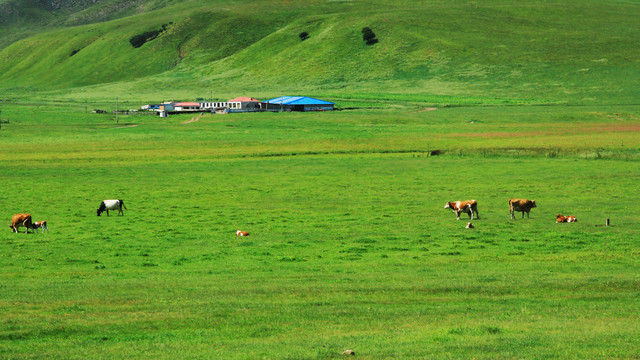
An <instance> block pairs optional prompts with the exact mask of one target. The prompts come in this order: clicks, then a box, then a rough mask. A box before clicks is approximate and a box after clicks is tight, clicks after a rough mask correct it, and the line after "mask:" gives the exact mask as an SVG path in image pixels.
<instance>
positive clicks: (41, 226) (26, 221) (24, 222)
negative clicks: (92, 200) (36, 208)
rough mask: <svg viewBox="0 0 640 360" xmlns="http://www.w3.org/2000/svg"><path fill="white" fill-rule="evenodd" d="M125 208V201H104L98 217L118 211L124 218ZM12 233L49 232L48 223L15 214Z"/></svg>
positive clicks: (12, 219) (12, 221)
mask: <svg viewBox="0 0 640 360" xmlns="http://www.w3.org/2000/svg"><path fill="white" fill-rule="evenodd" d="M123 208H125V209H126V208H127V207H126V206H124V201H122V200H103V201H102V202H101V203H100V206H99V207H98V216H100V215H102V213H103V212H105V211H106V212H107V216H109V210H118V215H120V216H124V212H123V211H122V209H123ZM9 227H10V228H11V231H12V232H15V233H17V232H18V229H19V228H21V227H24V228H25V229H26V230H25V233H29V229H31V230H34V231H35V232H38V231H39V230H42V232H43V233H44V232H45V230H46V231H49V227H48V226H47V222H46V221H33V219H32V218H31V214H15V215H13V217H12V218H11V225H9Z"/></svg>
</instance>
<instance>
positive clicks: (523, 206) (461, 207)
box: [444, 199, 578, 229]
mask: <svg viewBox="0 0 640 360" xmlns="http://www.w3.org/2000/svg"><path fill="white" fill-rule="evenodd" d="M534 207H536V201H535V200H527V199H509V212H510V213H511V219H515V216H514V213H515V212H516V211H520V212H521V213H522V218H523V219H524V213H527V218H529V212H530V211H531V209H533V208H534ZM444 208H445V209H451V210H452V211H453V213H454V214H456V217H457V219H458V220H460V214H461V213H466V214H467V215H469V220H473V215H474V214H475V215H476V218H477V219H480V214H478V202H477V201H475V200H465V201H449V202H447V203H446V204H444ZM576 221H578V219H576V217H575V216H573V215H569V216H564V215H560V214H558V215H556V223H566V222H576ZM473 227H474V226H473V224H471V223H470V222H469V223H467V226H466V228H467V229H472V228H473Z"/></svg>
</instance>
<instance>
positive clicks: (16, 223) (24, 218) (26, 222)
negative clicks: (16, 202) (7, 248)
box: [9, 214, 36, 234]
mask: <svg viewBox="0 0 640 360" xmlns="http://www.w3.org/2000/svg"><path fill="white" fill-rule="evenodd" d="M21 226H24V227H25V228H26V230H25V234H28V233H29V229H36V226H35V225H33V222H32V221H31V214H15V215H13V217H12V218H11V225H9V227H10V228H11V231H12V232H14V233H17V232H18V228H19V227H21Z"/></svg>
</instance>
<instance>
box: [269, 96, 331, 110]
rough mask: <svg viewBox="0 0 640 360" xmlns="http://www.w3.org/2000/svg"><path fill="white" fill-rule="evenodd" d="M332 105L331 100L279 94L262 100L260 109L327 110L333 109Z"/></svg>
mask: <svg viewBox="0 0 640 360" xmlns="http://www.w3.org/2000/svg"><path fill="white" fill-rule="evenodd" d="M334 105H335V104H334V103H332V102H328V101H324V100H318V99H314V98H310V97H307V96H281V97H278V98H275V99H271V100H267V101H264V102H262V109H263V110H267V111H280V110H284V111H328V110H333V107H334Z"/></svg>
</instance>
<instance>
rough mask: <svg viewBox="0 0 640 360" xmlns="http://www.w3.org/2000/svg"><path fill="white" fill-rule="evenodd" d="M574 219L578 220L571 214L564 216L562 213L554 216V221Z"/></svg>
mask: <svg viewBox="0 0 640 360" xmlns="http://www.w3.org/2000/svg"><path fill="white" fill-rule="evenodd" d="M576 221H578V219H576V217H575V216H573V215H569V216H564V215H560V214H558V215H557V216H556V223H570V222H576Z"/></svg>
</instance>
